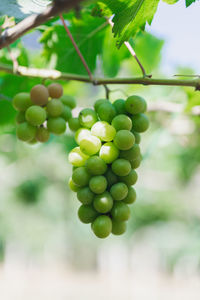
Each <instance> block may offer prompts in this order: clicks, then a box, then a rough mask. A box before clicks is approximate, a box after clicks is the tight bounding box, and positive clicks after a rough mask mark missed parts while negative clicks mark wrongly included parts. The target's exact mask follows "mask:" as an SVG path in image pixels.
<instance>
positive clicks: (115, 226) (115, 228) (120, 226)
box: [112, 220, 126, 235]
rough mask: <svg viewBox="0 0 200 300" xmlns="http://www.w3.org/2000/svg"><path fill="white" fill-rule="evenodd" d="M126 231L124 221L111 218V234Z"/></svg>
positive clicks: (119, 233)
mask: <svg viewBox="0 0 200 300" xmlns="http://www.w3.org/2000/svg"><path fill="white" fill-rule="evenodd" d="M125 231H126V222H118V221H115V220H112V234H114V235H121V234H123V233H124V232H125Z"/></svg>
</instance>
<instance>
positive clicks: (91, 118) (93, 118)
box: [78, 108, 97, 128]
mask: <svg viewBox="0 0 200 300" xmlns="http://www.w3.org/2000/svg"><path fill="white" fill-rule="evenodd" d="M78 119H79V122H80V124H81V126H83V127H86V128H91V127H92V126H93V125H94V124H95V123H96V122H97V114H96V112H95V111H94V110H93V109H91V108H84V109H83V110H82V111H81V112H80V113H79V117H78Z"/></svg>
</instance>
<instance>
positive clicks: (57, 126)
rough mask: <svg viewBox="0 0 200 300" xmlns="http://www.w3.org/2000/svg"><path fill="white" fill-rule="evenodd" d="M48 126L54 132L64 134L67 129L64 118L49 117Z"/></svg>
mask: <svg viewBox="0 0 200 300" xmlns="http://www.w3.org/2000/svg"><path fill="white" fill-rule="evenodd" d="M47 128H48V130H49V131H50V132H52V133H54V134H58V135H59V134H62V133H64V132H65V130H66V122H65V120H64V119H63V118H61V117H57V118H49V119H48V121H47Z"/></svg>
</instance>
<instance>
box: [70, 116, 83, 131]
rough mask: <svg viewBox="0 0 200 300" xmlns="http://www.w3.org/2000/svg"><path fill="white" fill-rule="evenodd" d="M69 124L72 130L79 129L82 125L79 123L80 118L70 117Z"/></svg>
mask: <svg viewBox="0 0 200 300" xmlns="http://www.w3.org/2000/svg"><path fill="white" fill-rule="evenodd" d="M68 125H69V129H71V131H77V130H78V129H79V128H80V127H81V124H80V123H79V119H78V118H70V119H69V120H68Z"/></svg>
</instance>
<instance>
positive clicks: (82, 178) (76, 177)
mask: <svg viewBox="0 0 200 300" xmlns="http://www.w3.org/2000/svg"><path fill="white" fill-rule="evenodd" d="M72 180H73V182H74V183H75V184H77V185H78V186H80V187H84V186H86V185H88V183H89V181H90V174H89V173H88V171H87V170H86V168H85V167H79V168H77V169H75V170H74V172H73V174H72Z"/></svg>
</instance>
